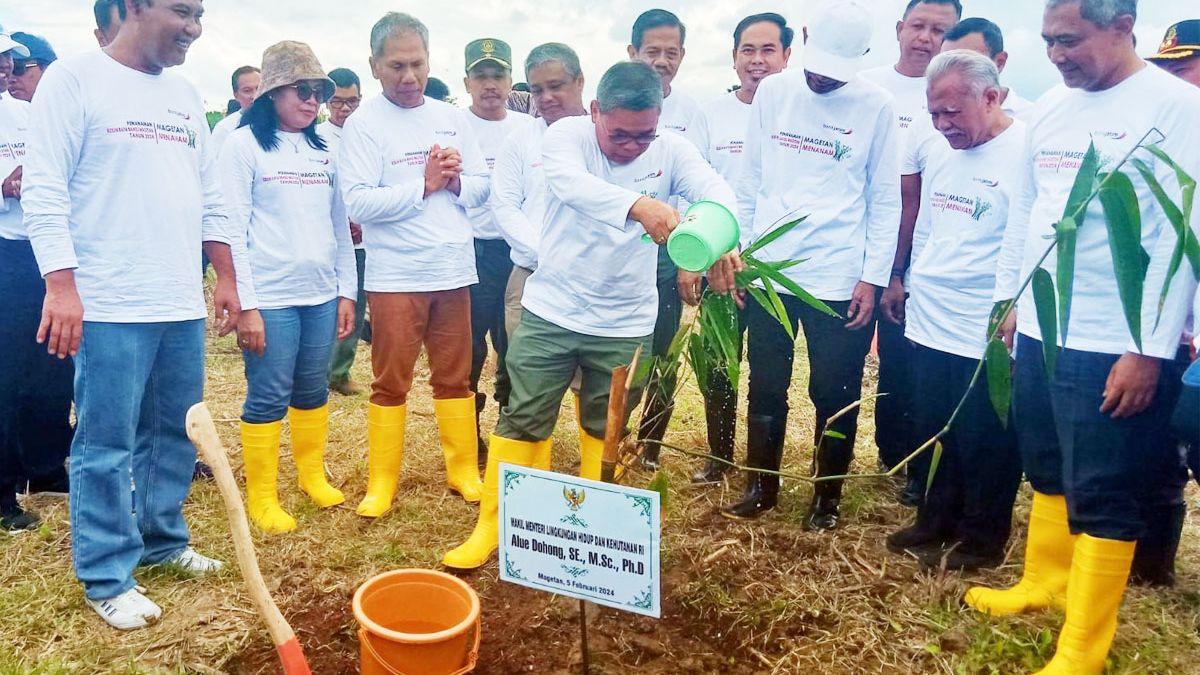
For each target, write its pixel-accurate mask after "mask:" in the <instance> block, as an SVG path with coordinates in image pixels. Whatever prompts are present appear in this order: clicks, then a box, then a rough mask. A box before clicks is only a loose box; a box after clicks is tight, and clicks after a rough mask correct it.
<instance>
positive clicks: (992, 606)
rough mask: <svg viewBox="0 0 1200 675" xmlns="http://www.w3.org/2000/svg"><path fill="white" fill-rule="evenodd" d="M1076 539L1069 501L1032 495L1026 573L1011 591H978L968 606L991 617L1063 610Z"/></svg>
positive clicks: (968, 598)
mask: <svg viewBox="0 0 1200 675" xmlns="http://www.w3.org/2000/svg"><path fill="white" fill-rule="evenodd" d="M1075 539H1076V537H1075V536H1074V535H1072V534H1071V529H1070V527H1069V526H1068V524H1067V500H1066V498H1065V497H1063V496H1061V495H1057V496H1052V495H1045V494H1042V493H1040V492H1034V493H1033V507H1032V508H1031V509H1030V511H1029V535H1028V537H1027V539H1026V542H1025V572H1024V574H1023V575H1022V577H1021V581H1019V582H1017V585H1016V586H1013V587H1012V588H1008V589H1004V590H997V589H991V588H980V587H975V588H972V589H970V590H968V591H967V595H966V597H965V598H964V600H965V602H966V603H967V604H968V605H970V606H971V607H972V608H974V609H976V610H978V611H980V612H983V613H985V614H991V615H992V616H1009V615H1013V614H1021V613H1023V612H1029V611H1033V610H1039V609H1045V608H1047V607H1050V606H1051V605H1054V606H1058V607H1062V606H1063V603H1065V602H1066V598H1067V578H1068V576H1070V573H1071V556H1072V554H1073V553H1074V550H1075Z"/></svg>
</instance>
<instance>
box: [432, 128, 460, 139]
mask: <svg viewBox="0 0 1200 675" xmlns="http://www.w3.org/2000/svg"><path fill="white" fill-rule="evenodd" d="M433 134H434V135H435V136H450V137H454V136H457V135H458V131H456V130H454V129H435V130H434V131H433Z"/></svg>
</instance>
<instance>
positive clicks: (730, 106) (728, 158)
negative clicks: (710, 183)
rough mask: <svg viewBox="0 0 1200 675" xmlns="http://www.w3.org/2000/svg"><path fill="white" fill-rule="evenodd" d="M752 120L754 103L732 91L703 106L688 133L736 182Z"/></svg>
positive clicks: (727, 177)
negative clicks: (751, 109)
mask: <svg viewBox="0 0 1200 675" xmlns="http://www.w3.org/2000/svg"><path fill="white" fill-rule="evenodd" d="M749 123H750V104H749V103H743V102H742V100H741V99H740V98H738V97H737V93H736V92H730V93H728V94H725V95H724V96H722V97H721V98H718V99H716V100H714V101H711V102H709V103H706V104H705V105H704V106H703V107H702V108H700V113H699V114H697V115H696V116H695V117H694V118H692V125H691V127H689V128H688V130H687V133H686V134H685V135H686V136H687V138H688V140H690V141H691V142H692V143H695V144H696V147H697V148H699V149H700V155H701V156H703V157H704V159H705V160H706V161H707V162H708V163H709V164H711V165H712V167H713V168H714V169H716V170H717V173H719V174H721V176H722V177H723V178H725V180H727V181H729V182H730V183H732V182H733V181H735V180H737V172H738V169H739V168H740V166H741V160H742V151H743V150H744V149H745V145H746V126H747V125H748V124H749Z"/></svg>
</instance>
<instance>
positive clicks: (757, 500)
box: [720, 415, 783, 520]
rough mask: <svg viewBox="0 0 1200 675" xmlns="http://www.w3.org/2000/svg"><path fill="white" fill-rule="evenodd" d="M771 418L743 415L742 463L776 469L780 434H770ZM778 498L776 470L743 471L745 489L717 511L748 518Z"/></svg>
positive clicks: (779, 454)
mask: <svg viewBox="0 0 1200 675" xmlns="http://www.w3.org/2000/svg"><path fill="white" fill-rule="evenodd" d="M772 420H773V418H771V417H768V416H766V415H749V416H747V418H746V422H747V429H746V463H747V465H749V466H750V467H752V468H756V469H768V470H770V471H779V462H780V460H781V458H782V455H783V437H782V436H779V437H778V438H776V437H774V436H772V434H771V426H772ZM778 501H779V476H778V475H777V474H768V473H761V472H759V471H747V472H746V490H745V492H743V493H742V499H741V500H740V501H737V502H735V503H733V504H730V505H729V506H724V507H722V508H721V510H720V514H721V515H722V516H725V517H726V518H732V519H733V520H751V519H754V518H758V517H759V516H761V515H762V514H764V513H766V512H767V511H770V510H771V509H773V508H775V505H776V504H777V503H778Z"/></svg>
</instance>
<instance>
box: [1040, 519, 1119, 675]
mask: <svg viewBox="0 0 1200 675" xmlns="http://www.w3.org/2000/svg"><path fill="white" fill-rule="evenodd" d="M1135 545H1136V544H1135V542H1132V541H1116V540H1114V539H1099V538H1096V537H1091V536H1088V535H1086V534H1084V535H1080V537H1079V540H1078V541H1076V542H1075V557H1074V559H1073V560H1072V561H1071V580H1070V581H1069V582H1067V620H1066V621H1065V622H1064V623H1063V627H1062V632H1061V633H1059V635H1058V648H1057V649H1056V650H1055V652H1054V658H1053V659H1051V660H1050V663H1048V664H1046V667H1045V669H1043V670H1042V671H1041V673H1042V674H1043V675H1093V674H1094V675H1099V674H1100V673H1103V672H1104V661H1105V660H1106V659H1107V658H1108V650H1109V647H1111V646H1112V641H1113V636H1114V635H1116V633H1117V612H1118V611H1119V610H1120V609H1121V598H1123V597H1124V596H1125V587H1126V585H1127V584H1128V583H1129V567H1130V565H1132V564H1133V551H1134V548H1135Z"/></svg>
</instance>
